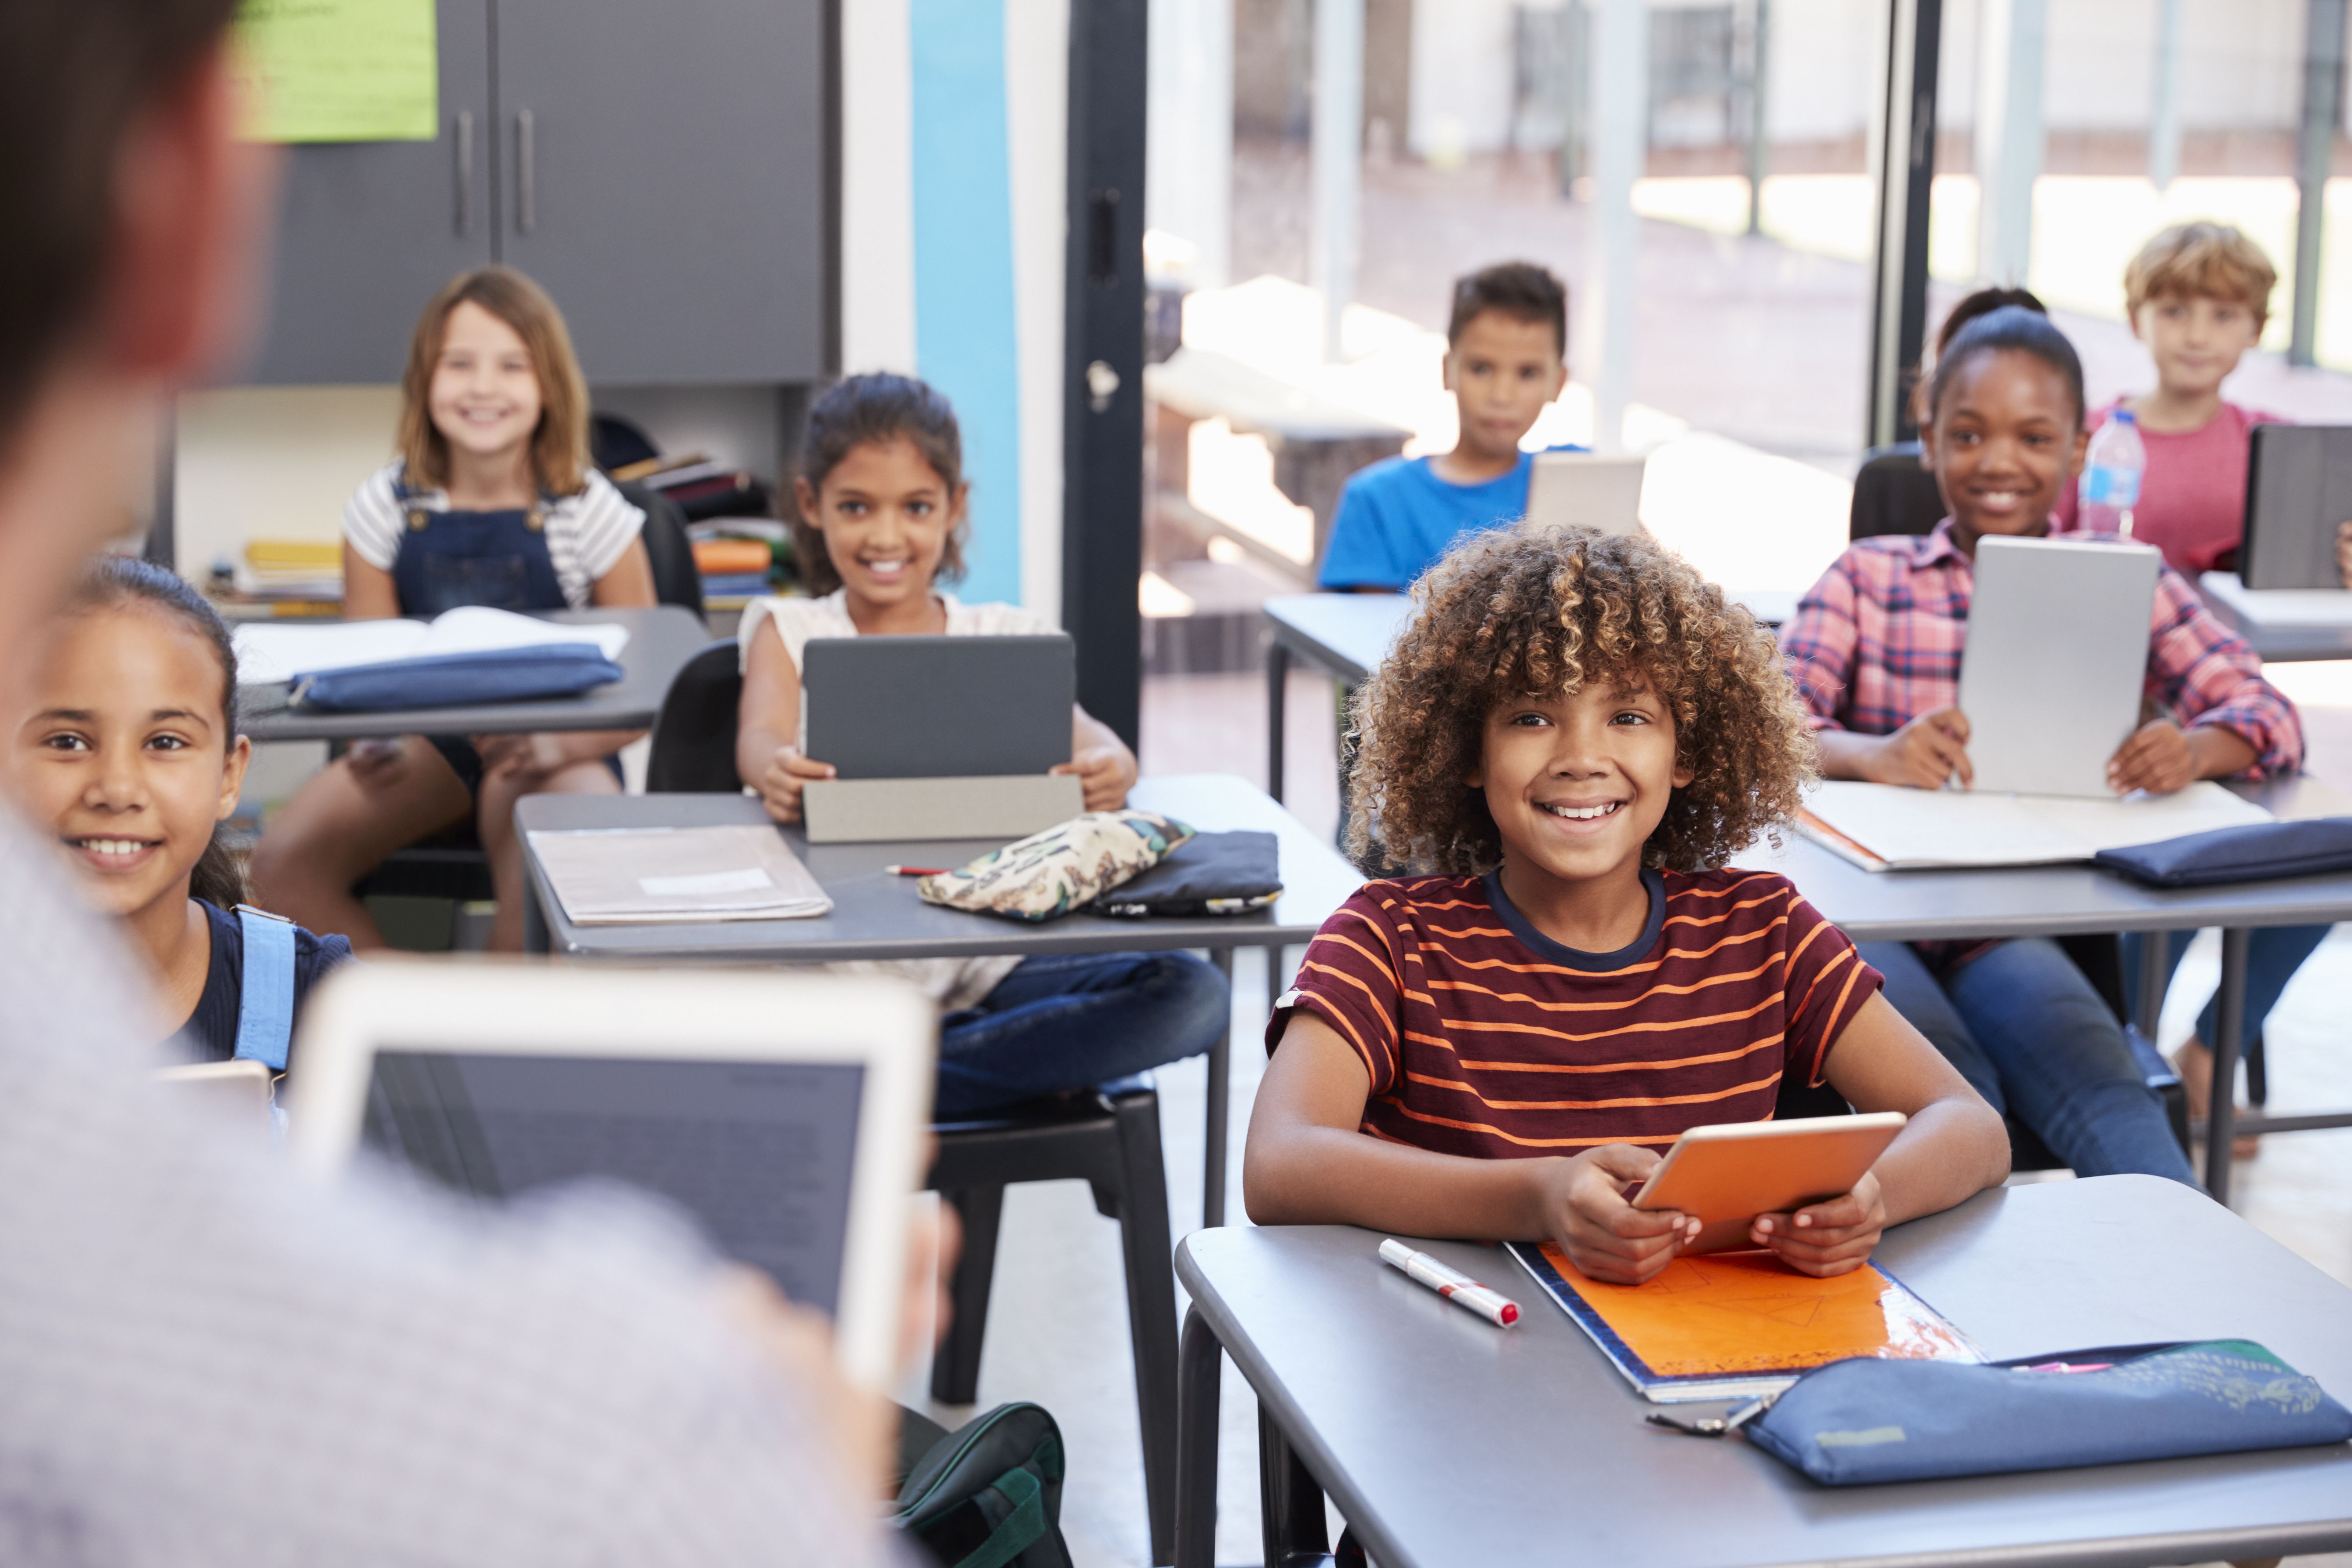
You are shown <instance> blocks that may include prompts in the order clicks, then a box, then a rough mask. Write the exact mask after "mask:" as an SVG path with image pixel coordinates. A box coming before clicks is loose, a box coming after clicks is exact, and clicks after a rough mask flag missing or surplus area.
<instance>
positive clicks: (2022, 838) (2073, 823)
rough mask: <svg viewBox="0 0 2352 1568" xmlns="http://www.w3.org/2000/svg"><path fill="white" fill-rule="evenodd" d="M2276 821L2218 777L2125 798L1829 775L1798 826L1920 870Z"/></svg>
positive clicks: (1870, 865)
mask: <svg viewBox="0 0 2352 1568" xmlns="http://www.w3.org/2000/svg"><path fill="white" fill-rule="evenodd" d="M2270 820H2271V814H2270V813H2269V812H2267V811H2265V810H2263V808H2262V807H2261V806H2259V805H2254V804H2253V803H2252V801H2248V800H2242V799H2241V798H2239V797H2238V796H2237V795H2231V793H2230V792H2229V791H2228V790H2226V789H2224V788H2222V787H2221V785H2220V784H2215V783H2214V782H2213V781H2212V780H2210V779H2201V780H2200V781H2198V782H2197V783H2195V784H2190V785H2189V787H2188V788H2187V789H2184V790H2181V791H2180V792H2179V793H2178V794H2175V795H2146V794H2141V795H2129V796H2126V798H2124V799H2122V800H2117V799H2116V798H2114V797H2113V796H2112V795H2111V796H2108V797H2107V798H2105V799H2104V800H2088V799H2084V798H2081V797H2077V796H2071V795H1997V794H1992V793H1990V792H1988V791H1985V790H1980V789H1977V790H1941V789H1906V788H1903V787H1902V786H1900V785H1897V784H1861V783H1856V782H1854V781H1852V780H1847V779H1828V780H1824V781H1823V782H1822V784H1818V785H1816V786H1815V787H1814V789H1813V790H1812V792H1811V794H1810V795H1807V796H1806V797H1805V805H1804V809H1803V810H1802V811H1801V812H1800V813H1799V814H1798V816H1797V830H1798V831H1799V832H1800V833H1802V834H1803V835H1804V836H1805V837H1808V838H1810V839H1811V840H1812V841H1813V842H1814V843H1816V844H1819V845H1821V846H1822V847H1823V848H1825V849H1829V850H1831V851H1832V852H1834V853H1836V854H1838V855H1841V856H1843V857H1844V858H1846V859H1848V860H1851V861H1853V863H1854V864H1855V865H1857V866H1859V867H1861V868H1863V869H1864V870H1865V871H1915V870H1953V869H1958V868H1965V867H1990V866H2048V865H2059V864H2064V863H2066V862H2069V861H2075V860H2088V859H2090V858H2092V857H2093V856H2095V855H2096V854H2097V853H2098V852H2099V851H2100V850H2102V849H2121V848H2124V847H2127V846H2129V845H2134V844H2154V843H2157V842H2158V841H2159V840H2161V839H2166V838H2178V837H2181V836H2183V835H2185V834H2190V833H2205V832H2210V831H2211V830H2212V829H2214V828H2217V827H2243V826H2247V825H2248V824H2250V823H2257V822H2268V821H2270Z"/></svg>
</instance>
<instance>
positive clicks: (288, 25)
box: [236, 0, 441, 142]
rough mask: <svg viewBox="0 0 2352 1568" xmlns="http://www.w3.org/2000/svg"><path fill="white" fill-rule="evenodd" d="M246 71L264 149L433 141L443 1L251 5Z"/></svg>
mask: <svg viewBox="0 0 2352 1568" xmlns="http://www.w3.org/2000/svg"><path fill="white" fill-rule="evenodd" d="M236 42H237V57H238V62H239V63H238V74H239V76H241V77H242V78H243V79H244V85H245V88H246V93H247V100H246V101H247V110H246V126H245V134H246V136H247V138H248V139H249V140H251V141H255V142H430V141H432V140H433V139H434V138H435V137H436V136H437V135H438V134H439V133H440V119H441V110H440V56H439V51H438V48H437V47H436V41H435V37H434V30H433V0H243V4H242V5H239V6H238V7H237V25H236Z"/></svg>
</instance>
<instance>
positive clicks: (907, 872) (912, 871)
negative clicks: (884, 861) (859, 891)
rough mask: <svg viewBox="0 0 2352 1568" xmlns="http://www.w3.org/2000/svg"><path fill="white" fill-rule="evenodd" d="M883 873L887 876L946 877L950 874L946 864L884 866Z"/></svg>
mask: <svg viewBox="0 0 2352 1568" xmlns="http://www.w3.org/2000/svg"><path fill="white" fill-rule="evenodd" d="M882 874H883V875H884V876H886V877H944V876H946V875H947V874H948V868H947V867H945V866H885V867H883V868H882Z"/></svg>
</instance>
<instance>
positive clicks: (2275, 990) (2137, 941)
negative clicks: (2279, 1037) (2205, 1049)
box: [2124, 926, 2336, 1046]
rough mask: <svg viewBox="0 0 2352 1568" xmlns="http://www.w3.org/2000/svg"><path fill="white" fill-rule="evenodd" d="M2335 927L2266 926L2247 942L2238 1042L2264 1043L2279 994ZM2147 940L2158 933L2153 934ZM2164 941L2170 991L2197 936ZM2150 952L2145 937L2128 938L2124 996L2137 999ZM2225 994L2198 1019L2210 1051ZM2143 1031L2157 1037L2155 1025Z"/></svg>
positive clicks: (2147, 1023) (2148, 1023) (2147, 1021)
mask: <svg viewBox="0 0 2352 1568" xmlns="http://www.w3.org/2000/svg"><path fill="white" fill-rule="evenodd" d="M2335 929H2336V928H2335V927H2334V926H2264V927H2263V928H2262V929H2261V930H2259V931H2250V932H2248V933H2247V939H2246V1016H2245V1033H2244V1034H2243V1035H2242V1036H2240V1037H2239V1039H2240V1042H2241V1043H2242V1044H2244V1045H2252V1043H2253V1042H2254V1041H2255V1040H2257V1039H2259V1038H2260V1037H2262V1032H2263V1024H2264V1023H2266V1022H2267V1021H2269V1018H2270V1016H2271V1009H2272V1008H2273V1007H2275V1006H2277V1005H2278V999H2279V993H2280V992H2282V991H2284V990H2285V989H2286V983H2287V982H2288V981H2290V980H2292V979H2294V972H2295V971H2296V970H2298V969H2300V968H2302V967H2303V961H2304V960H2305V959H2306V958H2309V957H2310V956H2311V955H2312V952H2313V951H2314V950H2315V949H2316V948H2317V947H2318V946H2319V944H2320V943H2321V942H2326V940H2327V933H2328V932H2329V931H2334V930H2335ZM2148 934H2149V935H2156V934H2158V933H2156V932H2150V933H2148ZM2161 934H2162V935H2163V936H2164V938H2165V939H2166V940H2165V952H2164V983H2165V984H2166V985H2167V986H2170V985H2171V984H2172V977H2173V975H2174V974H2175V973H2179V969H2180V960H2181V957H2182V955H2183V954H2185V953H2186V952H2188V951H2189V941H2190V939H2191V938H2193V937H2195V936H2196V934H2197V933H2196V932H2195V931H2165V932H2162V933H2161ZM2146 954H2147V936H2143V935H2142V934H2140V933H2139V932H2138V931H2132V932H2130V933H2129V934H2127V935H2126V936H2125V938H2124V994H2125V995H2126V996H2129V997H2131V998H2132V999H2133V1002H2134V1004H2135V1005H2137V1002H2138V998H2139V966H2140V964H2141V963H2142V962H2143V960H2144V958H2145V955H2146ZM2140 1028H2141V1029H2142V1030H2143V1031H2145V1032H2146V1033H2147V1036H2148V1037H2149V1038H2150V1039H2153V1038H2155V1037H2156V1020H2155V1019H2153V1018H2144V1019H2142V1020H2140ZM2220 1028H2221V991H2220V990H2219V988H2216V989H2215V991H2214V993H2213V994H2212V995H2211V996H2210V997H2208V998H2207V999H2206V1002H2205V1010H2204V1011H2203V1012H2201V1013H2200V1014H2198V1015H2197V1037H2198V1038H2199V1039H2200V1040H2202V1041H2204V1042H2205V1044H2206V1045H2208V1046H2210V1045H2211V1044H2212V1043H2213V1038H2214V1036H2215V1034H2216V1032H2217V1031H2218V1030H2219V1029H2220Z"/></svg>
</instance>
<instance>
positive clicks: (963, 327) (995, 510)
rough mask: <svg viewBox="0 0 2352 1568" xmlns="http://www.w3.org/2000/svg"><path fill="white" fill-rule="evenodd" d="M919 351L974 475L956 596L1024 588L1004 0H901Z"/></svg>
mask: <svg viewBox="0 0 2352 1568" xmlns="http://www.w3.org/2000/svg"><path fill="white" fill-rule="evenodd" d="M908 41H909V55H910V57H911V58H910V69H911V73H912V75H913V78H914V84H913V85H914V92H913V100H914V110H913V116H914V125H913V134H912V142H913V146H914V165H915V167H914V198H915V359H916V363H917V365H918V367H919V369H920V371H921V373H922V376H923V379H924V380H926V381H928V382H929V383H930V384H932V385H934V386H936V387H938V388H939V389H940V391H941V392H944V393H946V394H947V395H948V397H949V398H950V401H952V402H953V403H954V404H955V410H956V420H957V423H958V424H959V425H960V426H961V427H962V432H963V457H964V477H965V478H966V479H969V480H971V546H970V548H969V549H968V550H967V551H966V552H965V556H964V559H965V562H966V563H967V564H968V566H969V568H970V570H969V571H968V572H967V573H966V574H965V576H964V580H963V583H962V584H961V586H960V587H959V588H958V589H957V590H956V592H957V594H958V596H960V597H961V598H963V599H966V600H969V601H982V600H989V599H1007V600H1012V601H1013V602H1016V603H1017V602H1018V601H1019V600H1020V597H1021V383H1020V371H1019V361H1018V357H1017V353H1016V334H1015V325H1014V320H1013V169H1012V153H1011V150H1010V148H1009V145H1008V142H1007V129H1006V123H1005V103H1004V0H908Z"/></svg>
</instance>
